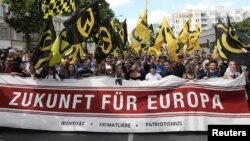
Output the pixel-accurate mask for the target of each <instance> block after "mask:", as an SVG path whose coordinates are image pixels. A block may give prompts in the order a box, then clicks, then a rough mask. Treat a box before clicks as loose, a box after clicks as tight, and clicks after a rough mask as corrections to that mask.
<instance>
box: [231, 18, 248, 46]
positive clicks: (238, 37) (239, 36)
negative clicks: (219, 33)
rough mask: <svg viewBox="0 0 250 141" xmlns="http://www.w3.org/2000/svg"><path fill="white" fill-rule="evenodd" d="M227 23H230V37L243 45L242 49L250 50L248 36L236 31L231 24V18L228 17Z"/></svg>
mask: <svg viewBox="0 0 250 141" xmlns="http://www.w3.org/2000/svg"><path fill="white" fill-rule="evenodd" d="M227 22H228V36H229V37H230V38H232V39H233V40H235V41H236V42H238V43H239V44H241V46H242V47H244V48H246V49H247V50H250V38H249V37H248V36H247V35H246V34H243V33H241V32H240V31H238V30H236V29H235V28H234V27H233V26H232V24H231V22H230V17H229V16H228V15H227Z"/></svg>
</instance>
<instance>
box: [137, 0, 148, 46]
mask: <svg viewBox="0 0 250 141" xmlns="http://www.w3.org/2000/svg"><path fill="white" fill-rule="evenodd" d="M147 13H148V1H147V0H146V4H145V7H144V10H143V12H142V13H141V15H140V17H139V19H138V21H137V24H136V28H135V31H136V33H137V35H138V36H139V37H141V38H142V39H143V40H144V41H149V39H150V33H149V30H148V21H147Z"/></svg>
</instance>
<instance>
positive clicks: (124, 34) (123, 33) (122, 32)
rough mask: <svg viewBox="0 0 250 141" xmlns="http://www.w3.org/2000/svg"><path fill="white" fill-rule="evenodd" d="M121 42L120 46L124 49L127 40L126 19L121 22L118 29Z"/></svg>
mask: <svg viewBox="0 0 250 141" xmlns="http://www.w3.org/2000/svg"><path fill="white" fill-rule="evenodd" d="M119 35H120V39H121V43H122V48H123V50H125V46H126V43H127V41H128V31H127V22H126V19H125V20H124V21H123V23H122V28H121V29H120V31H119Z"/></svg>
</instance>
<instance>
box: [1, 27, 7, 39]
mask: <svg viewBox="0 0 250 141" xmlns="http://www.w3.org/2000/svg"><path fill="white" fill-rule="evenodd" d="M2 39H4V40H7V28H6V27H3V28H2Z"/></svg>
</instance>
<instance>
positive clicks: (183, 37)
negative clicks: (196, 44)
mask: <svg viewBox="0 0 250 141" xmlns="http://www.w3.org/2000/svg"><path fill="white" fill-rule="evenodd" d="M190 24H191V18H189V19H188V20H187V21H186V22H185V23H184V24H183V26H182V30H181V32H180V33H179V37H178V39H179V42H181V43H182V44H184V45H188V41H189V36H190V35H189V33H190Z"/></svg>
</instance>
